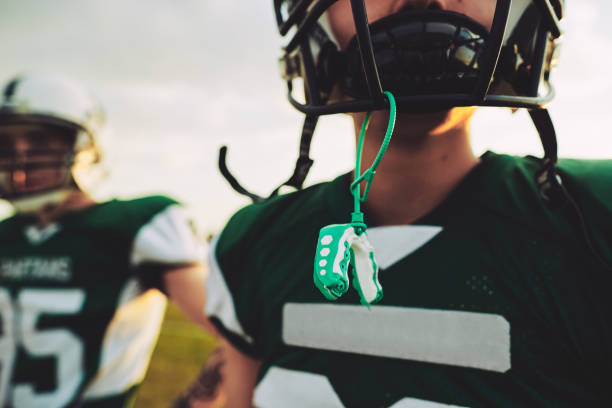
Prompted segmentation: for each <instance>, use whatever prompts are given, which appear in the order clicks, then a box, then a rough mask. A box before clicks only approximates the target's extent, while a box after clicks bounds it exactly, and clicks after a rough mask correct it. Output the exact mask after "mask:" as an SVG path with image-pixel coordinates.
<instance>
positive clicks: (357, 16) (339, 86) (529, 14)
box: [220, 0, 564, 200]
mask: <svg viewBox="0 0 612 408" xmlns="http://www.w3.org/2000/svg"><path fill="white" fill-rule="evenodd" d="M337 1H338V0H274V10H275V15H276V22H277V24H278V29H279V32H280V34H281V35H282V36H283V37H285V38H286V39H287V45H286V46H285V47H284V48H283V52H282V56H281V57H280V59H279V66H280V71H281V76H282V77H283V79H284V80H285V81H286V83H287V89H288V92H287V97H288V100H289V102H290V103H291V104H292V105H293V106H294V107H295V108H296V109H298V110H299V111H301V112H303V113H304V114H305V115H306V120H305V123H304V128H303V132H302V140H301V143H300V154H299V158H298V162H297V164H296V169H295V171H294V174H293V176H292V177H291V178H290V179H289V180H288V181H287V182H286V183H284V185H290V186H293V187H296V188H298V189H299V188H301V187H302V184H303V181H304V179H305V177H306V175H307V173H308V171H309V169H310V166H311V165H312V160H311V159H310V158H309V146H310V141H311V138H312V134H313V132H314V129H315V126H316V123H317V118H318V117H319V116H321V115H328V114H335V113H346V112H365V111H371V110H377V109H385V108H387V107H388V101H387V100H386V98H385V97H384V95H383V91H390V92H392V93H393V94H394V95H395V98H396V101H397V106H398V110H399V111H400V112H411V113H420V112H432V111H441V110H446V109H450V108H452V107H458V106H498V107H510V108H527V109H529V111H530V114H531V117H532V119H533V121H534V124H535V125H536V128H537V130H538V132H539V134H540V136H541V139H542V142H543V145H544V151H545V158H544V160H543V162H542V170H541V171H540V172H539V174H538V176H537V177H538V183H539V184H540V186H541V191H542V195H543V196H544V197H545V198H550V196H551V195H553V194H554V190H555V188H556V186H557V184H558V177H557V176H556V173H555V168H554V167H555V163H556V161H557V144H556V136H555V132H554V127H553V124H552V121H551V120H550V116H549V115H548V112H547V111H546V109H545V106H546V104H547V103H548V102H550V101H551V100H552V99H553V97H554V88H553V86H552V84H551V81H550V74H551V71H552V69H553V67H554V66H555V61H556V56H557V51H558V44H559V38H560V37H561V27H560V20H561V19H562V18H563V8H564V2H563V0H497V2H496V4H494V5H493V3H495V2H491V4H492V7H495V10H494V11H493V10H491V13H492V15H493V21H492V24H491V27H490V28H489V27H484V26H483V25H482V24H480V23H479V22H477V21H475V20H473V19H471V18H470V17H468V16H465V15H462V14H458V13H454V12H450V11H445V10H439V9H433V8H427V9H415V8H413V7H409V6H406V7H405V8H404V9H403V10H401V11H399V12H398V13H395V14H392V15H389V16H387V17H384V18H381V19H380V20H377V21H375V22H374V23H372V24H369V22H368V16H367V12H366V7H365V4H364V0H350V4H351V8H352V14H353V22H354V25H355V31H356V35H355V36H354V38H353V39H352V40H351V41H350V42H349V44H348V46H347V47H345V48H344V49H340V47H339V45H338V44H337V41H336V40H335V39H334V38H333V36H332V35H331V33H330V29H329V27H328V26H327V23H326V22H327V20H326V11H327V10H328V9H329V8H330V7H331V6H332V5H333V4H334V3H336V2H337ZM297 80H301V81H300V82H302V84H303V86H301V87H300V88H302V91H303V92H302V94H301V95H299V93H300V90H299V89H298V87H297V86H296V85H295V84H296V83H297ZM338 96H340V97H338ZM225 153H226V152H225V150H222V152H221V155H220V168H221V170H222V173H223V174H224V175H225V176H226V178H228V180H229V181H230V183H232V185H233V186H234V188H237V189H238V190H242V191H241V192H242V193H247V195H248V194H250V193H248V192H246V190H244V189H243V188H242V187H240V186H239V184H238V183H237V182H236V180H235V179H234V178H233V177H231V175H230V174H229V172H228V171H227V168H226V167H225V163H224V161H225ZM277 191H278V189H277V190H275V192H274V193H273V195H274V194H276V192H277ZM250 196H251V198H253V199H255V200H257V199H259V197H258V196H255V195H252V194H251V195H250Z"/></svg>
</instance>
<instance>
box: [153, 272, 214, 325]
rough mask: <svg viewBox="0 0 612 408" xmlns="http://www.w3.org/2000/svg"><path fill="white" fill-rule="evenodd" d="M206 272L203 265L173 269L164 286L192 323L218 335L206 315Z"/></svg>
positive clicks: (166, 273) (168, 274)
mask: <svg viewBox="0 0 612 408" xmlns="http://www.w3.org/2000/svg"><path fill="white" fill-rule="evenodd" d="M205 282H206V271H205V269H204V267H203V266H202V265H201V264H193V265H186V266H182V267H178V268H171V269H169V270H167V271H166V272H165V273H164V275H163V285H164V289H165V292H166V294H167V295H168V297H169V298H170V300H171V301H172V302H173V303H174V304H175V305H176V306H178V308H179V309H181V311H182V312H183V313H185V315H186V316H187V317H189V318H190V319H191V320H192V321H194V322H196V323H198V324H200V325H201V326H203V327H205V328H207V329H208V330H209V331H210V332H213V333H216V329H215V327H214V326H213V325H212V324H211V323H210V321H209V320H208V318H207V317H206V314H205V313H204V306H205V304H206V291H205Z"/></svg>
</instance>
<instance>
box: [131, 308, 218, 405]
mask: <svg viewBox="0 0 612 408" xmlns="http://www.w3.org/2000/svg"><path fill="white" fill-rule="evenodd" d="M214 347H215V340H214V338H213V337H212V336H210V335H209V334H207V333H205V332H203V331H202V329H200V327H199V326H197V325H195V324H194V323H192V322H191V321H189V320H187V318H186V317H185V316H184V315H183V314H182V313H181V312H180V311H179V310H178V309H177V308H176V307H175V306H174V305H172V304H171V303H168V309H167V310H166V316H165V318H164V323H163V325H162V330H161V333H160V335H159V340H158V342H157V346H156V347H155V351H154V352H153V357H152V359H151V364H150V365H149V370H148V372H147V376H146V377H145V380H144V382H143V383H142V386H141V387H140V391H139V394H138V397H137V399H136V407H139V408H145V407H146V408H158V407H159V408H162V407H163V408H168V407H169V406H171V404H172V401H174V399H175V398H176V397H177V396H178V395H179V394H180V393H181V391H183V390H184V389H185V388H186V387H187V386H188V385H189V384H190V383H191V380H193V379H194V378H195V376H196V375H197V374H198V372H199V371H200V369H201V368H202V365H203V364H204V362H205V361H206V359H207V358H208V355H209V354H210V353H211V352H212V350H213V349H214Z"/></svg>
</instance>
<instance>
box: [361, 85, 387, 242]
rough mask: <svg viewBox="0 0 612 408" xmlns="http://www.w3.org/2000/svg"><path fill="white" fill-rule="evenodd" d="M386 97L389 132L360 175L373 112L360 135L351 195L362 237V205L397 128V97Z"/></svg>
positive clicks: (363, 225)
mask: <svg viewBox="0 0 612 408" xmlns="http://www.w3.org/2000/svg"><path fill="white" fill-rule="evenodd" d="M384 95H385V96H386V97H387V99H388V100H389V124H388V125H387V132H386V133H385V138H384V140H383V142H382V145H381V146H380V150H379V151H378V154H377V155H376V159H374V162H373V163H372V165H371V166H370V168H369V169H367V170H366V171H365V172H364V173H363V174H361V175H360V174H359V173H360V172H361V156H362V154H363V142H364V140H365V135H366V132H367V131H368V126H369V125H370V119H371V118H372V112H368V113H367V114H366V116H365V118H364V120H363V124H362V125H361V132H360V134H359V142H358V144H357V158H356V163H355V181H353V182H352V183H351V187H350V190H351V193H352V194H353V201H354V209H353V213H352V214H351V225H353V227H354V228H355V231H356V232H357V234H358V235H361V233H363V232H364V231H365V230H366V226H365V224H364V221H363V213H362V212H361V203H364V202H365V201H366V200H367V199H368V194H369V192H370V187H371V186H372V182H373V180H374V176H375V175H376V169H377V168H378V165H379V164H380V162H381V160H382V158H383V156H384V155H385V153H386V152H387V148H388V147H389V142H391V136H392V135H393V129H394V128H395V118H396V116H397V108H396V104H395V97H394V96H393V94H392V93H391V92H388V91H385V92H384ZM364 180H365V181H366V186H365V189H364V191H363V196H361V192H360V186H361V182H362V181H364Z"/></svg>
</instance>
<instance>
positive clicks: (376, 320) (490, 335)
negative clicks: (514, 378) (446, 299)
mask: <svg viewBox="0 0 612 408" xmlns="http://www.w3.org/2000/svg"><path fill="white" fill-rule="evenodd" d="M283 340H284V341H285V343H287V344H289V345H293V346H301V347H309V348H315V349H323V350H333V351H342V352H350V353H359V354H366V355H372V356H380V357H390V358H401V359H406V360H414V361H422V362H427V363H436V364H448V365H453V366H460V367H472V368H479V369H483V370H489V371H497V372H502V373H503V372H506V371H508V370H509V369H510V367H511V363H510V324H509V323H508V321H507V320H506V319H505V318H504V317H503V316H500V315H495V314H487V313H473V312H463V311H454V310H431V309H416V308H407V307H396V306H372V307H371V308H370V309H368V308H366V307H364V306H361V305H359V306H357V305H332V304H327V303H287V304H286V305H285V306H284V308H283Z"/></svg>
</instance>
